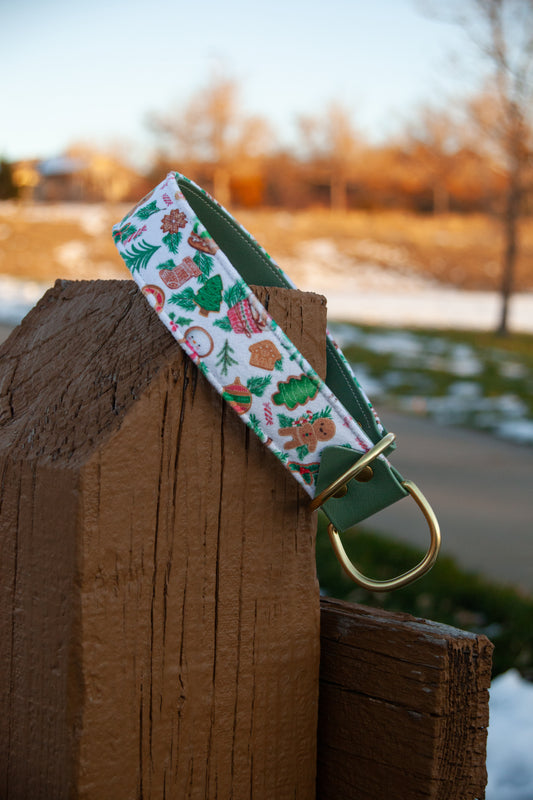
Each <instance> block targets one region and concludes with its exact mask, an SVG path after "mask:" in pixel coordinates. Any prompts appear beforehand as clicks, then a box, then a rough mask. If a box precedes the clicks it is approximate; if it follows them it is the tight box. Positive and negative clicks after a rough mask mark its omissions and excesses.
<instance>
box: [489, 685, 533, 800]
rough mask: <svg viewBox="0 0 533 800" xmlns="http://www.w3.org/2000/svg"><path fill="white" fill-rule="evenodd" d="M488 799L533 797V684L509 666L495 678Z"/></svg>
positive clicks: (491, 704) (491, 707)
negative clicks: (532, 755)
mask: <svg viewBox="0 0 533 800" xmlns="http://www.w3.org/2000/svg"><path fill="white" fill-rule="evenodd" d="M489 707H490V722H489V730H488V739H487V771H488V783H487V790H486V795H485V798H486V800H531V798H533V758H531V753H532V752H533V684H531V683H528V682H527V681H525V680H523V679H522V678H521V677H520V674H519V673H518V672H517V671H516V670H509V672H506V673H505V674H503V675H500V676H498V677H497V678H495V679H494V680H493V681H492V685H491V689H490V706H489Z"/></svg>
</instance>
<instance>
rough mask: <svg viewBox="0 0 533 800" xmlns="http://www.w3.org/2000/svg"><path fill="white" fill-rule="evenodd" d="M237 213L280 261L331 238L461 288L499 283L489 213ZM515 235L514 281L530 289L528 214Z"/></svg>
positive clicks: (496, 233)
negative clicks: (517, 254)
mask: <svg viewBox="0 0 533 800" xmlns="http://www.w3.org/2000/svg"><path fill="white" fill-rule="evenodd" d="M239 217H240V220H241V221H242V222H243V224H244V225H245V226H246V227H247V228H248V229H249V230H250V231H251V232H252V233H254V235H256V238H258V240H259V241H260V242H261V244H262V245H263V246H264V247H266V249H267V250H268V251H269V252H270V253H271V254H272V256H273V257H274V258H276V259H279V261H280V263H281V265H283V257H284V256H294V255H297V252H298V244H299V243H300V242H301V241H304V240H309V239H316V238H328V239H334V240H335V242H336V244H337V247H338V249H339V250H340V251H341V252H344V253H346V254H347V255H352V256H353V257H354V258H357V259H358V260H366V261H376V262H377V263H380V264H382V265H384V266H392V267H401V268H404V267H405V266H409V267H410V268H411V269H412V270H413V271H415V272H418V273H420V274H425V275H430V276H432V277H434V278H436V279H437V280H439V281H442V282H444V283H451V284H453V285H455V286H460V287H462V288H466V289H494V288H498V287H499V279H500V270H501V260H502V249H503V238H502V230H501V225H500V223H499V221H498V220H496V219H494V218H492V217H489V216H484V215H481V214H478V215H458V214H447V215H443V216H436V217H431V216H420V215H416V214H409V213H404V212H386V211H383V212H368V213H367V212H358V211H354V212H348V213H346V214H331V213H330V212H328V211H325V210H316V211H306V212H300V213H295V214H288V213H287V212H272V211H258V212H253V213H252V212H243V213H241V214H240V215H239ZM520 239H521V253H520V257H519V261H518V265H517V275H516V288H517V289H520V290H526V289H533V219H525V220H523V221H522V222H521V225H520Z"/></svg>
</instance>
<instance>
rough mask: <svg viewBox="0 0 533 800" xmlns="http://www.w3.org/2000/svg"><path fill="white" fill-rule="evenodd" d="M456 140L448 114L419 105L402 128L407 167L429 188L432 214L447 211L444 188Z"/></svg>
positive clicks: (452, 119)
mask: <svg viewBox="0 0 533 800" xmlns="http://www.w3.org/2000/svg"><path fill="white" fill-rule="evenodd" d="M460 139H461V130H460V125H459V123H458V121H457V119H456V118H455V116H454V115H453V114H452V112H451V111H450V110H448V109H442V108H435V107H433V106H431V105H423V106H421V107H420V108H419V109H418V112H417V113H416V115H415V117H414V119H412V120H410V121H409V123H408V125H407V127H406V130H405V133H404V141H405V144H404V146H405V148H406V150H407V152H408V153H409V155H410V156H411V158H410V162H411V165H412V166H411V168H414V169H415V170H416V171H417V172H418V173H419V174H420V178H421V182H422V183H424V184H429V186H430V187H431V192H432V195H433V213H434V214H443V213H446V212H448V211H449V207H450V201H449V190H448V185H449V180H450V177H451V175H452V173H453V171H454V168H455V166H456V156H457V151H458V149H459V146H460Z"/></svg>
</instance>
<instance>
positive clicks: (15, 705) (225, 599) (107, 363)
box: [0, 281, 325, 800]
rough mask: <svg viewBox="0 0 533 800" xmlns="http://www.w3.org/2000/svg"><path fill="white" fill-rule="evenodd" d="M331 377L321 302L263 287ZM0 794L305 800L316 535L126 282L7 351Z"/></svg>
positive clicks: (79, 286)
mask: <svg viewBox="0 0 533 800" xmlns="http://www.w3.org/2000/svg"><path fill="white" fill-rule="evenodd" d="M257 293H258V296H259V298H260V299H261V301H262V302H263V303H264V304H265V305H266V306H267V307H268V308H269V311H270V313H271V314H272V316H273V317H274V318H275V319H276V320H277V321H278V322H279V323H280V324H281V325H282V326H283V328H284V330H285V331H286V332H287V333H288V335H289V336H290V337H291V339H292V340H293V342H294V343H295V344H296V345H297V346H298V347H299V349H300V351H301V352H302V353H303V354H304V355H305V356H306V357H307V358H308V359H309V360H310V362H311V363H312V364H313V365H314V366H315V368H316V369H317V370H318V371H319V372H321V373H322V374H323V373H324V360H325V355H324V348H325V337H324V331H325V303H324V300H323V299H322V298H320V297H318V296H316V295H310V294H303V293H300V292H295V291H290V290H286V289H269V290H260V289H258V290H257ZM0 454H1V455H0V469H1V475H2V484H1V487H2V488H1V496H0V543H1V544H0V547H1V553H0V581H1V584H0V585H1V596H0V686H1V705H0V797H2V798H3V800H20V799H21V798H24V799H26V800H30V798H31V800H40V799H42V800H52V798H53V800H63V798H69V799H70V798H85V800H93V799H94V800H121V798H124V800H126V799H128V800H130V799H131V798H142V799H143V800H148V798H180V800H181V798H217V800H223V798H230V797H231V798H233V800H238V799H240V800H249V798H258V799H260V798H264V799H265V800H267V799H268V800H274V798H275V799H276V800H283V798H289V797H290V798H302V799H303V798H313V797H314V792H315V764H316V723H317V694H318V664H319V602H318V584H317V580H316V577H315V563H314V532H315V522H314V519H313V515H312V514H311V513H310V511H309V503H308V499H307V498H306V496H305V495H304V494H303V493H302V491H301V489H300V488H299V487H298V485H297V484H296V482H295V481H294V480H293V479H292V477H291V476H290V474H289V473H288V472H287V471H286V470H284V469H283V467H282V466H281V465H280V464H279V463H278V462H277V461H276V460H275V459H274V457H273V456H271V455H270V453H268V452H267V450H266V449H265V448H264V447H263V445H261V444H260V443H259V441H258V440H256V438H255V437H254V436H253V435H252V434H250V433H249V432H248V430H247V429H246V428H245V426H244V425H242V423H241V422H240V420H238V419H237V418H236V416H235V415H234V413H233V411H232V410H231V409H230V408H228V407H227V406H226V405H225V404H224V403H223V401H222V400H221V399H220V398H219V396H218V395H217V394H216V393H215V392H214V391H213V390H212V389H211V387H210V386H209V384H208V383H207V382H206V381H205V379H204V378H203V376H202V375H201V374H199V372H198V370H197V369H196V367H195V366H194V365H193V364H192V363H190V361H189V360H188V359H187V358H186V357H185V356H184V355H183V354H182V352H181V349H180V348H179V347H178V346H177V344H176V342H175V340H174V339H173V338H172V337H171V336H170V334H169V333H168V332H167V331H166V330H165V328H164V327H163V326H162V325H161V323H160V322H159V320H158V319H157V317H156V316H155V315H154V314H153V312H152V311H151V310H150V309H149V308H148V305H147V304H146V303H145V301H144V299H143V298H142V297H141V295H140V292H139V291H138V289H137V287H136V286H135V285H134V284H133V283H132V282H129V281H124V282H122V281H108V282H103V281H96V282H80V283H67V282H58V283H57V284H56V286H55V288H54V289H52V290H50V291H49V292H48V293H47V294H46V295H45V297H44V298H43V299H42V300H41V302H40V303H39V305H38V306H37V307H36V308H35V309H34V310H33V311H32V312H31V313H30V314H29V315H28V317H27V318H26V320H25V321H24V322H23V324H22V325H21V326H20V327H19V328H17V329H16V330H15V331H14V332H13V334H12V335H11V337H10V338H9V339H8V341H7V342H6V343H4V345H3V346H2V349H1V350H0Z"/></svg>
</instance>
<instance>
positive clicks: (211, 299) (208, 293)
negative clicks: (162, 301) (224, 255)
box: [168, 275, 222, 317]
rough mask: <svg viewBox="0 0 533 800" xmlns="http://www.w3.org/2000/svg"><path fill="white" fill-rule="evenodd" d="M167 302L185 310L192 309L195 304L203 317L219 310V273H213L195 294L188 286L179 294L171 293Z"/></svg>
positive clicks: (220, 294)
mask: <svg viewBox="0 0 533 800" xmlns="http://www.w3.org/2000/svg"><path fill="white" fill-rule="evenodd" d="M168 302H169V303H172V304H173V305H176V306H180V307H181V308H183V309H185V311H194V309H195V308H196V306H199V307H200V314H201V315H202V316H203V317H207V315H208V314H209V313H210V312H212V311H219V310H220V304H221V302H222V278H221V277H220V275H213V277H212V278H209V280H208V281H206V282H205V283H204V285H203V286H201V287H200V289H198V291H197V292H196V294H195V293H194V290H193V289H192V288H191V287H190V286H188V287H187V288H186V289H184V290H183V291H182V292H179V294H173V295H172V297H171V298H170V300H169V301H168Z"/></svg>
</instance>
